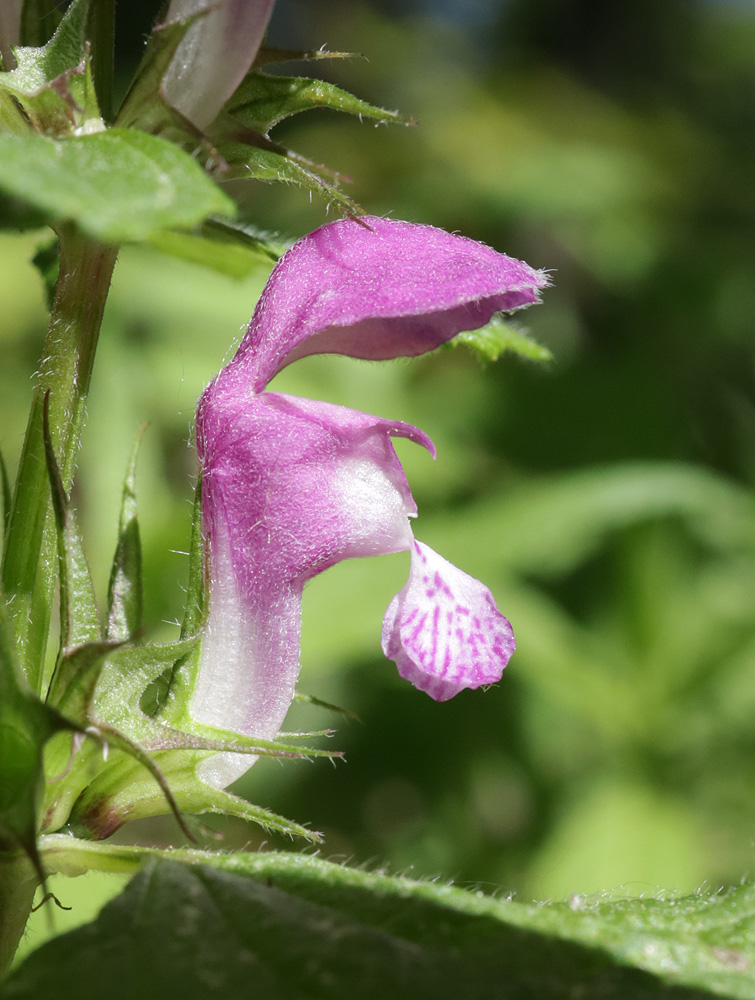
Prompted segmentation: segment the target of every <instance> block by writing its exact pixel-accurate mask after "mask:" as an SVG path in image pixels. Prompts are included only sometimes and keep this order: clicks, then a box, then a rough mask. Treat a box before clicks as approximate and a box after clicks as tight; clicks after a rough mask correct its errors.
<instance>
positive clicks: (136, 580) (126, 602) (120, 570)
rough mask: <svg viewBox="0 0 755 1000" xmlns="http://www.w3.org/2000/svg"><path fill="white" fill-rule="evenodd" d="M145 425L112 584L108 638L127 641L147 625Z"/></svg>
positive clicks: (128, 482) (126, 491)
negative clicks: (142, 514) (142, 507)
mask: <svg viewBox="0 0 755 1000" xmlns="http://www.w3.org/2000/svg"><path fill="white" fill-rule="evenodd" d="M144 430H145V427H142V428H141V430H140V431H139V434H138V436H137V439H136V442H135V443H134V447H133V450H132V453H131V458H130V460H129V463H128V468H127V470H126V477H125V479H124V482H123V494H122V498H121V512H120V518H119V522H118V541H117V543H116V547H115V556H114V557H113V565H112V568H111V570H110V581H109V584H108V598H107V603H108V614H107V638H108V639H110V640H113V641H115V642H127V641H131V640H133V639H134V637H135V636H136V635H137V634H138V633H139V632H141V630H142V629H143V627H144V581H143V579H142V543H141V535H140V531H139V517H138V510H137V503H136V460H137V456H138V454H139V446H140V444H141V440H142V435H143V434H144Z"/></svg>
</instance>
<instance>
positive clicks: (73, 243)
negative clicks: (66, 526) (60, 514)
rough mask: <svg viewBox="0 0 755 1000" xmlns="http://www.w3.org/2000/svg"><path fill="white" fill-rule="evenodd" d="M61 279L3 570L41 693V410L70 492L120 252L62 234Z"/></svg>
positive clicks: (45, 580) (44, 567)
mask: <svg viewBox="0 0 755 1000" xmlns="http://www.w3.org/2000/svg"><path fill="white" fill-rule="evenodd" d="M58 235H59V238H60V273H59V277H58V281H57V285H56V291H55V298H54V301H53V305H52V311H51V314H50V323H49V326H48V329H47V336H46V338H45V343H44V349H43V352H42V360H41V363H40V367H39V371H38V374H37V382H36V386H35V389H34V397H33V400H32V406H31V411H30V414H29V422H28V424H27V429H26V437H25V439H24V444H23V449H22V452H21V459H20V462H19V468H18V477H17V480H16V487H15V491H14V495H13V504H12V507H11V513H10V521H9V528H8V536H7V544H6V549H5V557H4V562H3V569H2V585H3V591H4V593H5V595H6V597H7V600H8V606H9V609H10V611H11V614H12V616H13V620H14V626H15V630H16V637H17V640H18V651H19V658H20V662H21V668H22V670H23V673H24V675H25V676H26V680H27V681H28V683H29V686H30V687H31V688H32V690H33V691H35V692H36V693H38V694H39V693H41V684H42V668H43V663H44V656H45V650H46V646H47V634H48V630H49V623H50V614H51V608H52V594H53V589H54V579H55V566H56V562H55V532H54V525H53V517H52V504H51V497H50V489H49V485H48V483H47V471H46V466H45V459H44V440H43V426H42V424H43V415H42V405H43V401H44V397H45V395H46V393H48V392H49V394H50V403H49V408H50V409H49V413H50V416H49V419H50V430H51V434H52V441H53V445H54V447H55V451H56V453H57V455H58V460H59V463H60V469H61V475H62V479H63V486H64V488H65V489H66V491H68V490H70V488H71V484H72V481H73V472H74V468H75V465H76V456H77V454H78V448H79V442H80V438H81V431H82V428H83V423H84V416H85V405H86V398H87V395H88V392H89V384H90V381H91V376H92V368H93V365H94V357H95V352H96V349H97V341H98V339H99V333H100V327H101V325H102V316H103V312H104V309H105V301H106V299H107V294H108V290H109V288H110V279H111V277H112V273H113V268H114V266H115V259H116V256H117V252H118V251H117V247H113V246H106V245H103V244H101V243H98V242H96V241H95V240H93V239H91V238H90V237H88V236H86V235H84V234H83V233H81V231H80V230H78V229H77V228H76V227H75V226H73V225H71V224H62V225H61V226H60V227H59V230H58Z"/></svg>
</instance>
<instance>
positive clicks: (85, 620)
mask: <svg viewBox="0 0 755 1000" xmlns="http://www.w3.org/2000/svg"><path fill="white" fill-rule="evenodd" d="M49 404H50V394H49V392H48V393H47V394H46V395H45V400H44V424H43V433H44V444H45V460H46V462H47V475H48V477H49V480H50V487H51V489H52V507H53V511H54V514H55V525H56V528H57V536H58V567H59V569H58V572H59V576H60V649H61V652H65V651H66V650H67V649H70V648H72V647H74V646H79V645H80V644H81V643H85V642H95V641H96V640H98V639H99V638H100V616H99V612H98V610H97V600H96V598H95V594H94V584H93V582H92V575H91V573H90V572H89V565H88V563H87V560H86V556H85V555H84V546H83V543H82V540H81V536H80V535H79V530H78V527H77V525H76V520H75V518H74V516H73V511H72V510H71V509H70V507H69V504H68V497H67V496H66V492H65V490H64V488H63V481H62V479H61V477H60V470H59V469H58V463H57V461H56V459H55V452H54V450H53V445H52V439H51V437H50V424H49Z"/></svg>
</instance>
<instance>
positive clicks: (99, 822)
mask: <svg viewBox="0 0 755 1000" xmlns="http://www.w3.org/2000/svg"><path fill="white" fill-rule="evenodd" d="M103 733H105V735H106V729H104V730H103ZM179 735H180V734H179ZM187 742H190V741H189V740H187ZM196 742H197V743H198V744H199V745H200V747H202V745H203V744H204V743H208V744H209V746H210V747H212V745H213V743H212V741H203V740H197V741H196ZM231 747H232V744H231V743H223V742H220V741H215V746H214V748H213V750H212V752H208V750H207V749H206V748H204V749H198V750H194V751H193V752H192V751H191V750H189V749H186V748H185V747H181V748H178V749H174V750H160V751H155V752H154V753H151V754H149V756H148V755H147V752H146V751H143V753H144V757H145V760H140V759H136V758H135V757H134V755H133V754H131V755H129V756H128V757H124V756H123V755H117V754H113V755H112V756H113V759H112V761H110V762H109V763H108V766H107V767H106V768H103V769H101V772H100V773H99V774H98V775H97V777H96V778H95V779H94V781H90V782H89V783H87V784H86V786H85V787H84V788H82V790H81V793H80V794H79V796H78V798H77V799H76V801H75V803H74V804H73V809H72V810H71V814H70V819H69V827H70V829H71V830H72V831H73V832H75V833H79V834H80V835H83V836H86V837H87V838H91V837H94V838H96V839H98V840H101V839H103V838H106V837H109V836H110V835H111V834H112V833H114V832H115V831H116V830H117V829H119V827H121V826H122V825H123V824H124V823H127V822H131V821H132V820H135V819H145V818H147V817H150V816H162V815H164V814H165V813H166V812H168V808H166V801H165V795H164V786H163V785H160V787H158V786H157V784H156V783H155V780H154V774H153V773H152V769H150V771H149V772H146V771H145V766H146V761H147V760H149V761H151V763H152V767H157V768H159V771H160V774H161V775H162V778H163V779H164V782H166V783H167V785H168V786H169V788H170V791H171V793H172V797H173V801H174V802H175V804H176V806H177V808H178V809H180V810H182V811H183V812H185V813H191V814H193V815H203V814H205V813H214V814H217V815H223V816H234V817H236V818H238V819H243V820H246V821H247V822H251V823H256V824H258V825H259V826H262V827H263V828H264V829H266V830H271V831H275V832H277V833H282V834H285V835H287V836H290V837H301V838H303V839H305V840H309V841H310V842H312V843H318V842H319V841H320V839H321V837H320V834H319V833H316V832H315V831H313V830H309V829H308V828H307V827H305V826H302V825H301V824H299V823H295V822H293V821H292V820H289V819H286V818H285V817H283V816H279V815H278V814H277V813H274V812H271V811H270V810H269V809H265V808H264V807H263V806H258V805H254V804H253V803H251V802H247V801H246V799H242V798H239V797H238V796H236V795H233V794H232V793H231V792H227V791H224V790H222V789H218V788H214V787H212V786H210V785H208V784H205V782H203V781H202V780H201V778H200V777H199V776H198V774H197V770H198V768H199V766H200V764H201V763H202V762H203V761H205V760H207V759H208V757H210V756H212V755H213V754H214V753H215V752H217V751H218V750H223V749H225V750H228V749H230V748H231ZM241 748H242V744H241V743H239V744H238V746H237V749H241ZM121 749H122V748H121ZM247 749H248V750H249V752H250V753H251V752H253V749H254V748H252V747H249V748H247ZM258 752H260V753H262V752H264V751H261V750H260V751H258ZM280 756H284V757H302V756H305V754H304V752H302V751H301V750H299V751H297V752H296V753H281V754H280Z"/></svg>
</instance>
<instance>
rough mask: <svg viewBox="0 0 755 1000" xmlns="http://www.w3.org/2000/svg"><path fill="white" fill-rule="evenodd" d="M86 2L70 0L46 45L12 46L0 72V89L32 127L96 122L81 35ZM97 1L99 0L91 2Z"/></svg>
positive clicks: (65, 130)
mask: <svg viewBox="0 0 755 1000" xmlns="http://www.w3.org/2000/svg"><path fill="white" fill-rule="evenodd" d="M90 4H91V0H76V2H75V3H73V4H71V6H70V7H69V9H68V11H67V12H66V15H65V17H64V18H63V20H62V21H61V23H60V25H59V26H58V29H57V31H56V32H55V34H54V36H53V37H52V38H51V39H50V41H49V42H48V43H47V44H46V45H42V46H39V47H30V46H18V47H17V48H16V49H15V50H14V54H15V57H16V63H17V68H16V69H14V70H13V71H11V72H10V73H2V74H0V89H3V90H5V91H6V92H8V93H10V94H12V95H13V96H14V97H15V98H16V100H17V101H18V102H19V104H20V105H21V107H22V108H23V109H24V112H25V113H26V116H27V117H28V119H29V121H30V123H31V125H32V126H33V128H34V129H35V130H36V131H38V132H42V133H44V134H46V135H48V136H51V135H66V134H71V133H73V132H74V131H76V130H77V129H82V130H85V131H91V130H93V123H95V124H94V127H101V124H102V123H101V121H100V112H99V107H98V105H97V98H96V95H95V91H94V81H93V78H92V73H91V63H90V56H89V50H88V42H87V37H86V36H87V24H88V19H89V7H90ZM101 6H102V3H101V0H100V2H98V3H97V5H96V7H98V8H99V7H101ZM25 20H26V21H27V22H28V14H27V15H26V17H25ZM12 130H13V131H18V129H16V128H13V129H12Z"/></svg>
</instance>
